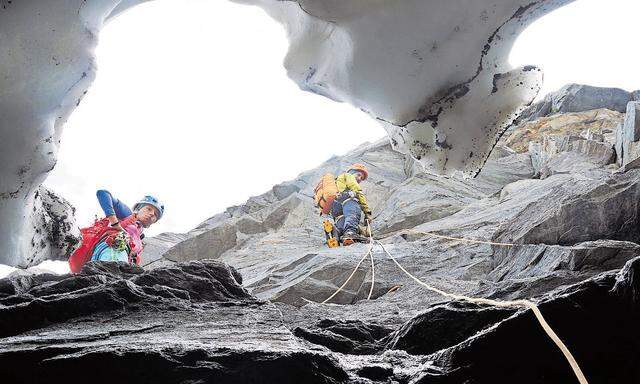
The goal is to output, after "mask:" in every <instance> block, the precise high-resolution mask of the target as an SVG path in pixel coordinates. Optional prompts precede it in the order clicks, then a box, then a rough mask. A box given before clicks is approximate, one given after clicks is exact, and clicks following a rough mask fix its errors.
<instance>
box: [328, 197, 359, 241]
mask: <svg viewBox="0 0 640 384" xmlns="http://www.w3.org/2000/svg"><path fill="white" fill-rule="evenodd" d="M331 216H333V221H334V222H335V224H336V228H337V229H338V232H339V233H340V236H342V234H343V233H345V232H346V231H355V232H356V233H358V224H360V219H361V218H362V208H361V207H360V202H358V199H357V198H356V197H355V196H353V194H352V193H349V192H348V191H345V192H342V193H340V194H339V195H338V196H337V197H336V199H335V200H334V201H333V204H332V205H331Z"/></svg>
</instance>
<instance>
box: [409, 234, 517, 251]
mask: <svg viewBox="0 0 640 384" xmlns="http://www.w3.org/2000/svg"><path fill="white" fill-rule="evenodd" d="M407 233H413V234H416V235H427V236H432V237H437V238H440V239H445V240H453V241H461V242H464V243H475V244H488V245H496V246H499V247H515V246H518V245H522V244H514V243H497V242H493V241H483V240H473V239H465V238H461V237H451V236H444V235H438V234H437V233H433V232H422V231H411V230H409V231H408V232H407Z"/></svg>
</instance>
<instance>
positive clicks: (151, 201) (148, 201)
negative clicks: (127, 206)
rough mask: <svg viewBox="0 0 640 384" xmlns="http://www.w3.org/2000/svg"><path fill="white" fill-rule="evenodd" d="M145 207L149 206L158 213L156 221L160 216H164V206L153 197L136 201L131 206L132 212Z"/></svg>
mask: <svg viewBox="0 0 640 384" xmlns="http://www.w3.org/2000/svg"><path fill="white" fill-rule="evenodd" d="M145 205H150V206H152V207H154V208H155V209H156V210H157V211H158V220H160V219H161V218H162V215H163V214H164V205H163V204H161V203H160V202H159V201H158V199H156V198H155V197H153V196H149V195H147V196H145V197H143V198H142V200H140V201H138V202H137V203H136V205H134V206H133V210H134V211H137V210H138V209H140V208H142V207H144V206H145Z"/></svg>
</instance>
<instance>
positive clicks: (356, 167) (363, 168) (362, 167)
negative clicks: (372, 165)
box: [349, 163, 369, 180]
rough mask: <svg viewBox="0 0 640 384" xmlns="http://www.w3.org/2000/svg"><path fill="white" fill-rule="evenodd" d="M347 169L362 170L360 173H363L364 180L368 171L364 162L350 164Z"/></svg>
mask: <svg viewBox="0 0 640 384" xmlns="http://www.w3.org/2000/svg"><path fill="white" fill-rule="evenodd" d="M349 171H359V172H362V174H363V175H364V179H363V180H366V179H367V178H368V177H369V171H367V167H365V166H364V164H359V163H358V164H353V165H352V166H350V167H349Z"/></svg>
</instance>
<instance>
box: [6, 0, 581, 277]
mask: <svg viewBox="0 0 640 384" xmlns="http://www.w3.org/2000/svg"><path fill="white" fill-rule="evenodd" d="M141 2H142V0H21V1H3V2H2V7H0V36H2V39H1V40H0V44H1V48H2V49H0V90H1V91H0V116H2V119H0V180H1V184H0V224H2V225H0V263H2V264H8V265H23V264H25V263H27V261H26V260H27V259H28V258H29V257H30V254H31V249H32V246H31V244H30V240H31V234H30V233H29V228H30V226H31V225H32V223H31V222H30V221H29V220H23V218H25V217H27V213H28V212H29V211H30V209H31V208H32V206H33V204H34V199H35V197H34V196H35V193H36V190H37V189H38V186H39V185H40V184H41V183H42V181H43V180H44V179H45V178H46V175H47V173H48V172H49V171H50V170H51V169H53V167H54V166H55V163H56V153H57V150H58V146H59V144H60V140H61V137H62V130H63V126H64V123H65V122H66V120H67V118H68V117H69V115H70V114H71V113H72V111H73V109H74V108H75V107H76V106H77V105H78V104H79V103H80V102H81V100H82V98H83V96H84V95H85V94H86V92H87V90H88V88H89V86H90V84H91V82H92V80H93V78H94V77H95V71H96V66H95V60H94V49H95V46H96V44H97V41H98V35H99V32H100V29H101V27H102V25H103V24H104V23H105V22H106V21H108V20H109V19H110V18H111V17H114V16H115V15H117V14H119V13H121V12H124V11H126V10H127V9H128V8H130V7H132V6H134V5H136V4H138V3H141ZM240 2H243V3H248V4H255V5H259V6H261V7H262V8H264V9H265V10H266V11H267V12H268V13H269V14H270V15H271V16H272V17H274V18H275V19H277V20H278V21H280V22H281V23H282V24H283V25H284V26H285V28H286V30H287V34H288V36H289V40H290V50H289V53H288V55H287V58H286V60H285V66H286V68H287V71H288V74H289V76H290V77H291V78H292V79H293V80H294V81H296V82H297V83H298V84H299V85H300V87H301V88H302V89H304V90H308V91H312V92H315V93H318V94H321V95H324V96H327V97H329V98H331V99H334V100H338V101H346V102H349V103H351V104H353V105H354V106H355V107H357V108H360V109H362V110H364V111H366V112H368V113H369V114H370V115H371V116H372V117H374V118H376V119H378V120H379V121H380V122H381V123H382V124H383V125H384V126H385V128H386V129H387V131H388V132H389V136H390V138H391V142H392V143H393V146H394V148H396V149H398V150H401V151H403V152H405V153H408V154H410V155H411V156H413V157H414V158H416V159H419V160H420V161H421V162H422V164H423V165H424V166H426V167H427V168H428V169H429V170H431V171H432V172H437V173H442V174H448V175H449V174H452V173H454V172H456V171H463V172H466V173H469V174H473V173H475V172H476V171H477V170H478V169H480V167H481V166H482V165H483V163H484V161H485V160H486V158H487V156H488V154H489V151H490V149H491V148H492V147H493V146H494V144H495V142H496V140H497V139H498V137H499V135H500V133H501V132H502V131H503V130H504V129H505V128H506V127H507V126H508V125H509V123H510V122H511V121H512V120H513V119H514V118H515V117H516V116H517V114H518V112H519V111H520V110H521V109H522V106H523V105H525V104H527V103H530V102H531V101H532V100H533V98H534V97H535V96H536V94H537V92H538V89H539V86H540V80H541V76H542V75H541V72H540V71H539V70H538V69H537V68H534V67H524V68H516V69H513V68H511V67H510V66H509V64H508V62H507V57H508V53H509V50H510V49H511V45H512V44H513V42H514V40H515V39H516V37H517V36H518V34H519V33H520V31H522V30H523V29H524V28H525V27H526V26H527V25H528V24H530V23H531V22H532V21H533V20H535V19H536V18H538V17H540V16H542V15H544V14H545V13H548V12H551V11H552V10H554V9H556V8H558V7H560V6H562V5H564V4H566V3H569V2H571V0H537V1H531V0H478V1H473V2H468V1H462V0H455V1H452V0H437V1H428V2H427V1H423V0H406V1H401V2H394V1H386V0H385V1H383V0H340V1H333V0H332V1H327V0H298V1H278V0H240Z"/></svg>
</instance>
